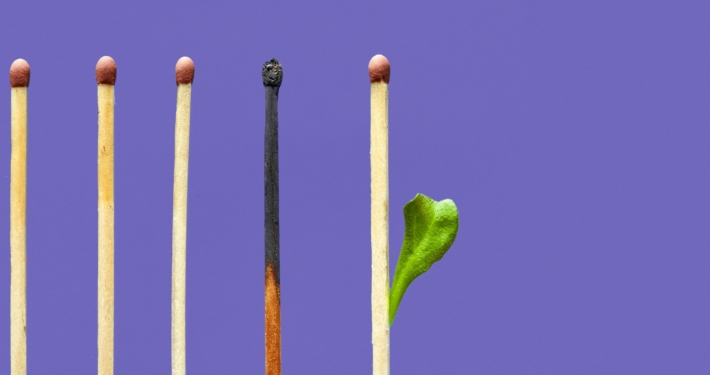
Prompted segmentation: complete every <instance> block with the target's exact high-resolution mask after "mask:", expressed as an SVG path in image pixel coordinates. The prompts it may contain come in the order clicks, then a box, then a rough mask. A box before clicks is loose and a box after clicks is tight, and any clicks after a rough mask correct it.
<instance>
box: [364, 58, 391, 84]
mask: <svg viewBox="0 0 710 375" xmlns="http://www.w3.org/2000/svg"><path fill="white" fill-rule="evenodd" d="M367 70H368V71H369V72H370V82H372V83H375V82H384V83H390V62H389V61H387V58H386V57H384V56H382V55H375V56H374V57H373V58H372V59H371V60H370V64H369V65H368V66H367Z"/></svg>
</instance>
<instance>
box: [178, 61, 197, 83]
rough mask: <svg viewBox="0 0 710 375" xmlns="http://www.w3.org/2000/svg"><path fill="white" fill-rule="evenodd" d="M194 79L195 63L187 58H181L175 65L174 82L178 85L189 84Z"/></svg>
mask: <svg viewBox="0 0 710 375" xmlns="http://www.w3.org/2000/svg"><path fill="white" fill-rule="evenodd" d="M193 78H195V63H193V62H192V59H190V58H189V57H187V56H184V57H181V58H180V60H178V62H177V64H176V65H175V81H176V82H177V84H178V85H185V84H191V83H192V80H193Z"/></svg>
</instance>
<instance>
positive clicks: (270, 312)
mask: <svg viewBox="0 0 710 375" xmlns="http://www.w3.org/2000/svg"><path fill="white" fill-rule="evenodd" d="M261 76H262V79H263V81H264V90H265V92H266V131H265V136H264V234H265V258H266V264H265V266H266V269H265V288H264V294H265V296H264V299H265V316H264V320H265V326H266V327H265V339H266V375H280V374H281V280H280V279H281V276H280V268H279V258H280V254H279V112H278V101H279V87H281V81H282V79H283V69H282V68H281V64H280V63H279V62H278V60H276V59H271V60H270V61H267V62H266V63H264V66H263V67H262V69H261Z"/></svg>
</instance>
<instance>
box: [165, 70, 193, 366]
mask: <svg viewBox="0 0 710 375" xmlns="http://www.w3.org/2000/svg"><path fill="white" fill-rule="evenodd" d="M194 76H195V64H194V63H193V62H192V60H191V59H190V58H189V57H182V58H180V60H178V62H177V65H175V81H176V83H177V111H176V113H175V175H174V185H173V298H172V335H171V336H172V369H173V372H172V375H185V372H186V368H185V367H186V366H185V284H186V283H185V281H186V272H185V266H186V263H187V167H188V161H189V155H190V99H191V95H192V79H193V78H194Z"/></svg>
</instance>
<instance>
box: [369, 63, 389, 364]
mask: <svg viewBox="0 0 710 375" xmlns="http://www.w3.org/2000/svg"><path fill="white" fill-rule="evenodd" d="M367 68H368V71H369V73H370V189H371V195H370V199H371V206H370V209H371V227H370V230H371V240H372V367H373V372H372V373H373V374H374V375H389V373H390V325H389V288H390V282H389V175H388V173H389V172H388V168H389V159H388V158H389V156H388V154H389V151H388V148H389V146H388V129H389V127H388V103H387V101H388V97H389V92H388V88H389V82H390V63H389V61H387V58H386V57H384V56H382V55H375V56H374V57H373V58H372V59H371V60H370V64H369V65H368V67H367Z"/></svg>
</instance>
